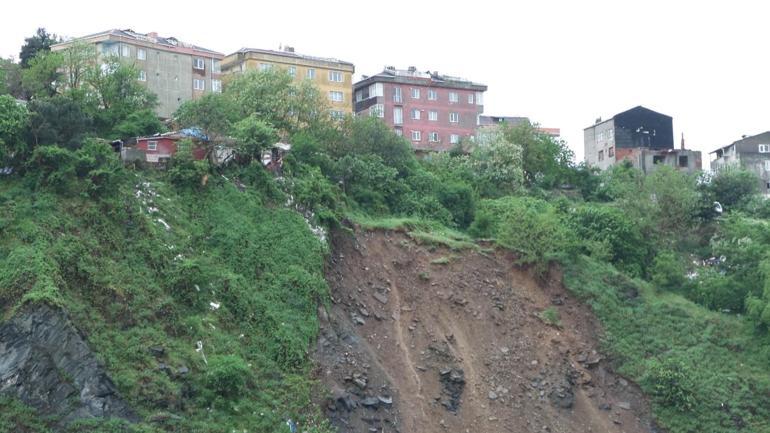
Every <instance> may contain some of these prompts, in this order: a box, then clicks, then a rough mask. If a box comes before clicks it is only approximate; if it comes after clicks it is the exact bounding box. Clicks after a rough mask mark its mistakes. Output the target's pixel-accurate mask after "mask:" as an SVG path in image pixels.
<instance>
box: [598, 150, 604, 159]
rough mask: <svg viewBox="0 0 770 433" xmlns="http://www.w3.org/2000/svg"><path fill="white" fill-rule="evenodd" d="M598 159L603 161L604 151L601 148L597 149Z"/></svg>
mask: <svg viewBox="0 0 770 433" xmlns="http://www.w3.org/2000/svg"><path fill="white" fill-rule="evenodd" d="M599 161H604V151H603V150H600V151H599Z"/></svg>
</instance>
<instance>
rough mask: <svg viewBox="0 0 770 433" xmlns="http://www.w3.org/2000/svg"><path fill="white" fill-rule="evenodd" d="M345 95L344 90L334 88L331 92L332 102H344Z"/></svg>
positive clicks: (330, 98)
mask: <svg viewBox="0 0 770 433" xmlns="http://www.w3.org/2000/svg"><path fill="white" fill-rule="evenodd" d="M342 99H343V95H342V92H338V91H336V90H332V91H330V92H329V100H330V101H332V102H342Z"/></svg>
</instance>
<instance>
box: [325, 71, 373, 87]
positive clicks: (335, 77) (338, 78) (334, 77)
mask: <svg viewBox="0 0 770 433" xmlns="http://www.w3.org/2000/svg"><path fill="white" fill-rule="evenodd" d="M329 81H331V82H333V83H341V82H342V72H340V71H329ZM380 85H382V84H380Z"/></svg>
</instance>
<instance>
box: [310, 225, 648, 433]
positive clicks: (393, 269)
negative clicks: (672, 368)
mask: <svg viewBox="0 0 770 433" xmlns="http://www.w3.org/2000/svg"><path fill="white" fill-rule="evenodd" d="M512 261H513V257H512V256H510V255H509V254H505V253H502V252H490V253H487V254H482V253H480V252H472V251H463V252H454V251H450V250H447V249H445V248H434V247H425V246H420V245H416V244H415V243H414V242H413V241H412V240H411V239H409V238H408V237H407V236H406V235H404V234H401V233H396V232H365V233H362V232H360V233H357V234H356V235H355V237H354V236H351V235H349V234H338V235H337V236H336V237H335V238H334V254H333V257H332V258H331V263H330V269H328V271H327V279H328V281H329V284H330V286H331V296H332V303H333V304H332V308H331V311H329V312H326V311H321V313H320V315H321V328H322V329H321V335H320V337H319V340H318V344H317V352H316V359H317V361H318V363H319V368H318V371H317V374H318V375H319V377H320V378H321V380H322V382H324V383H325V384H326V385H327V386H328V387H329V388H330V389H331V391H332V393H331V394H332V395H331V396H330V398H327V399H326V400H325V401H324V402H322V404H324V405H325V409H326V411H327V414H328V416H329V417H330V418H331V420H332V422H333V424H334V425H336V426H337V427H338V428H339V431H340V432H362V431H372V432H374V431H380V432H396V431H398V432H447V431H448V432H496V431H510V432H540V431H551V432H578V431H579V432H652V431H656V428H655V427H654V426H652V424H651V421H650V417H649V410H648V404H647V402H646V400H645V399H644V398H643V396H642V395H641V393H640V391H639V390H638V388H637V387H636V386H635V385H633V384H630V383H629V382H628V381H627V380H625V379H624V378H622V377H620V376H618V375H616V374H614V373H613V372H612V371H610V370H609V368H608V366H607V364H606V363H605V361H603V359H602V356H601V355H600V354H599V353H597V339H598V337H599V334H600V330H599V328H598V325H597V324H596V321H595V320H594V318H593V316H592V314H591V313H590V312H589V310H588V308H587V307H585V306H583V305H581V304H580V303H578V302H577V301H576V300H574V299H573V298H572V297H571V296H570V295H569V294H568V293H566V292H565V291H564V289H563V288H562V286H561V284H560V282H559V280H560V279H559V278H552V279H549V280H548V281H547V282H546V283H543V284H540V283H538V280H537V279H535V278H533V277H532V276H531V275H530V273H528V272H527V271H526V270H523V269H520V268H518V267H516V266H513V265H512ZM556 322H558V324H557V323H556Z"/></svg>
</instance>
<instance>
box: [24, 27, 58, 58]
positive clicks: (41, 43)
mask: <svg viewBox="0 0 770 433" xmlns="http://www.w3.org/2000/svg"><path fill="white" fill-rule="evenodd" d="M57 42H59V38H57V37H56V35H54V34H50V33H48V32H47V31H46V30H45V29H44V28H42V27H41V28H38V29H37V31H36V32H35V34H34V35H32V36H30V37H28V38H26V39H24V45H22V46H21V52H20V53H19V60H20V61H21V67H22V68H26V67H28V66H29V62H30V60H31V59H32V58H34V57H36V56H37V55H38V53H41V52H49V51H51V46H52V45H53V44H55V43H57Z"/></svg>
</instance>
